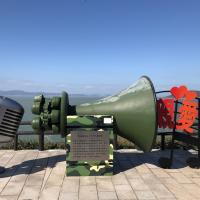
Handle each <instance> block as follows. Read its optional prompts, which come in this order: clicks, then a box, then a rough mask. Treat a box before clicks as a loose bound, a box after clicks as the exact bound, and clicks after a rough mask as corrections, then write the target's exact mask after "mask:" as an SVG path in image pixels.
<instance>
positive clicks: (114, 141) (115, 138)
mask: <svg viewBox="0 0 200 200" xmlns="http://www.w3.org/2000/svg"><path fill="white" fill-rule="evenodd" d="M116 129H117V125H116V120H115V118H114V119H113V149H114V150H117V149H118V142H117V130H116Z"/></svg>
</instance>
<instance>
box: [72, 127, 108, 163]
mask: <svg viewBox="0 0 200 200" xmlns="http://www.w3.org/2000/svg"><path fill="white" fill-rule="evenodd" d="M70 152H71V161H101V160H108V159H109V132H108V131H72V132H71V147H70Z"/></svg>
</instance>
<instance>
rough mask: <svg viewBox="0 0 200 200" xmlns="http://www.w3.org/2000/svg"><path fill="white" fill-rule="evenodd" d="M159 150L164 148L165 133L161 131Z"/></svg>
mask: <svg viewBox="0 0 200 200" xmlns="http://www.w3.org/2000/svg"><path fill="white" fill-rule="evenodd" d="M161 150H162V151H164V150H165V133H161Z"/></svg>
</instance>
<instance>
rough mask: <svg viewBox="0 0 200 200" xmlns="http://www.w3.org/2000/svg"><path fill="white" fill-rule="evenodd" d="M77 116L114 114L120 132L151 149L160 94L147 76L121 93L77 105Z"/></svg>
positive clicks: (137, 143)
mask: <svg viewBox="0 0 200 200" xmlns="http://www.w3.org/2000/svg"><path fill="white" fill-rule="evenodd" d="M76 113H77V115H112V116H114V118H115V120H116V126H117V130H118V134H119V135H120V136H122V137H124V138H126V139H128V140H130V141H132V142H134V143H135V144H136V145H137V146H138V147H140V148H141V149H142V150H143V151H150V150H151V148H152V145H153V143H154V140H155V138H156V133H157V117H156V113H157V112H156V95H155V90H154V87H153V84H152V82H151V80H150V79H149V78H148V77H147V76H143V77H141V78H140V79H139V81H138V82H137V83H135V84H134V85H131V86H130V87H129V88H127V89H126V90H123V91H122V92H120V93H119V94H117V95H114V96H110V97H107V98H104V99H101V100H99V101H96V102H94V103H87V104H82V105H79V106H76Z"/></svg>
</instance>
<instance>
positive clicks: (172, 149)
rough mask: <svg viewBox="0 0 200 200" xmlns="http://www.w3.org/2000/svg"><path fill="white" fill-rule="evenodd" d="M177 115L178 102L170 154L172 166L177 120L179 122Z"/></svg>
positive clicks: (176, 109) (176, 110)
mask: <svg viewBox="0 0 200 200" xmlns="http://www.w3.org/2000/svg"><path fill="white" fill-rule="evenodd" d="M177 114H178V101H177V100H176V101H175V112H174V127H173V132H172V144H171V152H170V161H171V164H172V162H173V156H174V139H175V132H176V124H177V123H176V120H177Z"/></svg>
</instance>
